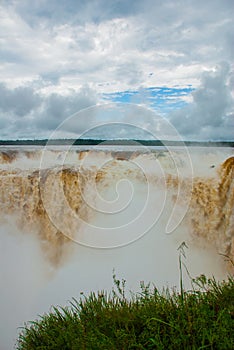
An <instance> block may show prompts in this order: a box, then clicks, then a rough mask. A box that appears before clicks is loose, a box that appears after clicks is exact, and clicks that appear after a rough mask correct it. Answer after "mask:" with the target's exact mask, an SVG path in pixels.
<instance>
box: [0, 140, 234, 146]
mask: <svg viewBox="0 0 234 350" xmlns="http://www.w3.org/2000/svg"><path fill="white" fill-rule="evenodd" d="M102 143H103V144H104V145H113V146H114V145H119V146H131V145H137V144H141V145H143V146H183V145H186V146H198V147H201V146H204V147H209V146H213V147H234V141H160V140H104V139H102V140H100V139H96V140H95V139H54V140H48V139H43V140H0V146H45V145H47V144H48V145H54V146H63V145H73V146H95V145H99V144H102Z"/></svg>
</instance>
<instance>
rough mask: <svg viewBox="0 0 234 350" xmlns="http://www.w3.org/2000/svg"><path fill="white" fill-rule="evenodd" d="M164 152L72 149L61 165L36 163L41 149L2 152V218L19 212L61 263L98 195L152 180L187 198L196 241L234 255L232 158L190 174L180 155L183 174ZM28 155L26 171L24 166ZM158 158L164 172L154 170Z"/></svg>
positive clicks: (180, 199) (179, 201) (179, 200)
mask: <svg viewBox="0 0 234 350" xmlns="http://www.w3.org/2000/svg"><path fill="white" fill-rule="evenodd" d="M53 152H54V153H53ZM162 153H163V152H162V151H160V152H156V151H155V152H154V153H151V154H141V153H140V152H113V151H112V152H109V153H108V152H103V151H100V152H99V151H90V152H89V151H85V152H77V151H74V152H73V154H72V155H69V157H67V158H69V159H70V160H69V161H67V162H66V161H63V164H62V165H61V163H60V164H58V165H56V164H52V163H50V164H48V166H42V165H41V163H39V162H38V166H36V165H35V164H36V163H35V160H38V159H40V156H41V155H42V151H38V150H37V151H35V152H33V151H27V152H26V151H24V154H23V151H9V150H4V151H2V152H1V153H0V164H1V168H0V211H1V214H0V222H1V221H2V222H3V221H4V220H5V218H6V217H8V218H9V216H11V215H12V216H13V215H14V217H16V218H17V224H18V226H19V228H20V229H21V230H22V231H23V232H26V233H27V232H28V233H33V234H37V235H38V237H39V238H40V242H41V247H42V249H43V251H44V252H45V255H46V257H47V258H48V260H49V261H50V262H51V263H53V264H55V265H58V264H60V263H61V261H62V259H63V256H64V254H66V252H67V251H69V245H70V242H71V241H72V239H73V235H74V232H79V230H80V231H82V223H83V222H89V223H92V220H93V217H94V216H95V209H94V208H93V207H92V205H91V204H92V203H93V204H97V203H98V198H99V196H100V195H103V194H104V193H106V192H108V190H109V188H112V187H113V186H114V187H115V186H116V184H118V183H119V181H121V180H122V179H127V180H128V181H130V182H132V181H133V183H134V184H135V185H136V184H137V186H138V185H139V186H140V184H141V183H146V184H147V182H150V183H151V187H150V190H151V195H152V191H153V196H155V198H157V196H158V193H159V192H160V191H162V190H164V191H166V192H167V201H166V202H165V203H166V204H165V205H169V206H170V205H173V204H175V203H176V205H178V206H179V207H180V208H183V206H184V201H187V202H189V205H188V206H187V207H186V213H185V214H186V215H185V217H184V222H185V224H186V227H187V230H188V232H189V233H190V234H191V235H193V237H194V239H198V240H199V239H200V238H202V239H204V240H205V241H206V242H208V244H210V245H213V246H214V248H215V249H216V250H217V251H218V252H219V253H221V254H225V255H227V256H229V257H230V259H234V237H233V236H234V157H232V156H230V157H228V158H227V159H226V160H224V161H223V162H222V163H219V164H217V162H216V166H215V167H214V166H212V167H211V166H210V164H207V172H208V174H207V175H206V174H204V175H202V174H201V173H199V172H198V173H197V172H196V169H195V171H194V174H193V178H192V179H191V176H189V175H188V174H187V173H186V169H185V168H186V164H185V163H184V161H183V159H181V158H180V157H179V156H178V153H177V154H176V157H178V159H179V162H177V167H179V168H180V169H179V173H177V172H176V171H174V170H175V169H174V168H175V165H174V163H173V162H172V161H171V160H170V159H169V156H168V153H167V152H164V154H162ZM49 157H50V158H51V157H52V158H53V159H59V160H61V159H65V158H64V157H63V153H62V152H61V151H51V154H50V156H49ZM86 157H90V159H89V161H86V160H85V159H86ZM25 159H27V161H28V162H29V163H28V167H27V169H25V166H22V167H21V168H19V164H21V163H20V162H22V163H24V162H25ZM71 159H72V161H71ZM155 160H157V162H158V169H159V170H157V169H156V168H154V169H152V168H151V163H152V162H153V161H154V162H155ZM214 160H215V158H214V157H213V158H212V160H211V161H212V163H211V164H213V163H214ZM33 161H34V163H30V162H33ZM134 163H135V164H137V165H134ZM32 164H33V166H32ZM142 164H143V165H144V166H143V165H142ZM155 169H156V170H155ZM208 169H209V171H208ZM183 170H184V171H183ZM191 180H192V186H191ZM178 191H180V196H178ZM90 203H91V204H90ZM155 210H156V209H155ZM161 229H162V230H164V229H165V228H164V227H162V228H161ZM230 266H231V264H230V265H229V266H228V269H229V268H230Z"/></svg>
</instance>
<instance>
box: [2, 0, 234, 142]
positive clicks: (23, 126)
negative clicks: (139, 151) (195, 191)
mask: <svg viewBox="0 0 234 350" xmlns="http://www.w3.org/2000/svg"><path fill="white" fill-rule="evenodd" d="M233 17H234V1H233V0H206V1H204V0H202V1H201V0H197V1H193V0H164V1H161V0H144V1H142V0H141V1H140V0H109V1H104V0H86V1H84V0H82V1H81V0H66V1H63V0H60V1H59V0H50V1H46V0H34V1H28V0H0V139H17V138H18V139H20V138H24V139H25V138H50V137H51V134H53V131H54V130H55V129H56V128H60V130H61V127H60V125H61V123H63V128H62V132H61V133H60V136H61V137H74V136H79V134H80V133H81V130H84V125H83V124H84V120H83V121H81V122H79V111H81V110H83V109H85V108H88V110H87V112H86V114H85V118H83V119H85V125H86V126H85V127H86V129H87V130H88V129H89V127H90V125H91V124H92V123H91V124H90V122H89V119H90V120H92V118H96V119H97V120H98V122H99V121H100V123H103V122H105V118H103V117H102V116H101V115H100V113H97V114H96V115H95V116H90V115H89V107H91V106H100V105H103V104H105V105H106V104H112V103H121V104H122V103H124V104H126V103H131V104H137V105H139V106H141V107H144V110H143V109H142V113H137V114H136V115H135V114H134V113H132V114H131V115H130V114H128V115H127V116H125V118H124V122H126V123H131V124H132V125H135V123H136V124H137V126H139V125H142V128H143V129H144V127H145V125H146V124H147V123H148V116H147V113H148V112H147V111H148V110H150V111H151V110H153V111H154V113H155V116H156V117H155V118H156V119H158V117H159V118H166V120H168V121H169V122H170V123H172V125H173V126H174V127H175V128H176V130H177V132H178V133H179V134H180V135H181V137H182V138H183V139H188V140H233V139H234V137H233V134H234V133H233V130H234V64H233V63H234V62H233V61H234V45H233V44H234V43H233V41H234V40H233V39H234V38H233V33H234V22H233V19H232V18H233ZM92 111H93V109H92ZM75 113H78V114H77V115H76V117H75V122H76V128H75V129H74V130H73V132H72V131H71V130H70V129H69V128H67V127H66V120H67V119H68V118H69V117H70V116H73V115H75ZM109 121H112V122H121V120H119V118H118V116H117V115H116V113H114V114H113V115H111V116H110V117H109V119H108V122H109ZM79 123H81V124H82V127H79ZM148 124H149V123H148ZM148 124H147V125H148ZM157 125H158V124H157V123H156V122H155V119H154V117H152V121H151V128H152V129H154V128H156V126H157ZM117 129H118V128H115V130H114V129H112V128H111V127H109V128H107V127H106V128H104V129H103V131H102V132H100V136H102V137H103V133H104V136H105V137H106V138H113V137H120V135H121V137H130V138H137V137H138V136H139V135H138V134H137V133H136V129H134V128H133V130H132V132H131V131H129V128H128V130H127V131H126V130H125V128H124V126H123V125H122V126H121V128H120V129H121V130H119V131H118V130H117ZM97 136H98V134H97ZM166 136H167V135H165V137H166Z"/></svg>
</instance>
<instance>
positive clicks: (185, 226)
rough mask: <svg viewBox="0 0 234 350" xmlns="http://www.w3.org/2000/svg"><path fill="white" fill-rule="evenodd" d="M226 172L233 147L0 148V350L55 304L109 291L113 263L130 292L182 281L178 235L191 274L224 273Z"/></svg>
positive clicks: (229, 221)
mask: <svg viewBox="0 0 234 350" xmlns="http://www.w3.org/2000/svg"><path fill="white" fill-rule="evenodd" d="M233 171H234V157H233V149H231V148H192V147H191V148H189V149H183V148H180V147H178V148H176V147H174V148H173V147H170V148H169V149H166V148H163V147H156V148H153V147H152V148H150V149H148V148H144V147H142V148H141V147H140V148H139V149H138V148H137V147H133V146H132V147H126V146H124V147H122V148H121V147H120V146H118V147H116V146H115V147H111V146H103V147H102V146H98V147H96V148H87V147H72V148H71V149H69V148H66V147H49V148H41V147H34V148H33V147H18V148H15V147H1V149H0V208H1V216H0V223H1V238H0V242H1V244H0V254H1V255H0V259H1V268H0V280H1V287H0V288H1V299H0V315H1V316H0V317H1V321H0V333H1V334H0V338H1V348H3V349H8V348H9V349H10V348H12V346H13V345H12V344H13V343H14V339H15V338H16V337H17V329H16V328H17V327H18V326H22V324H23V322H24V321H27V320H30V319H35V318H36V317H37V315H38V314H42V313H43V312H48V311H49V309H50V306H51V305H57V304H59V305H64V304H66V303H67V301H68V300H70V299H71V298H72V297H73V296H75V297H78V298H79V295H80V293H81V292H84V293H88V292H89V291H91V290H94V291H95V290H98V289H107V290H110V289H111V288H112V286H113V284H112V273H113V272H112V271H113V269H115V272H116V274H117V277H119V278H124V279H126V280H127V288H129V289H131V290H139V285H140V281H142V280H144V281H145V282H148V281H151V282H153V283H154V284H156V285H157V286H159V287H160V288H161V287H163V286H167V285H168V286H178V285H179V271H178V254H179V252H178V247H179V246H180V244H181V243H182V242H185V243H186V245H187V246H188V249H187V250H186V259H185V260H184V263H185V265H186V268H187V269H188V271H189V273H190V275H191V276H192V277H195V276H197V275H199V274H201V273H205V274H207V275H209V276H212V275H214V276H215V277H216V278H218V279H223V278H225V276H226V275H227V273H230V271H231V266H230V264H229V263H228V262H225V259H224V257H223V256H222V255H220V254H224V255H228V256H229V257H230V258H233V256H234V239H233V232H234V209H233V208H234V206H233V204H234V188H233V186H234V185H233V184H234V181H233ZM189 281H190V277H189V276H188V274H187V273H186V270H185V271H184V284H185V287H187V288H189V286H190V283H189Z"/></svg>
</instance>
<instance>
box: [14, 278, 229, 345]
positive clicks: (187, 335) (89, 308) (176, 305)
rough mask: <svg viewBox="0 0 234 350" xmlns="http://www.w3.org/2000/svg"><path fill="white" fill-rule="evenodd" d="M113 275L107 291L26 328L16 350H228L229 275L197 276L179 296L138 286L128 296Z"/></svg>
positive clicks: (85, 297) (75, 302)
mask: <svg viewBox="0 0 234 350" xmlns="http://www.w3.org/2000/svg"><path fill="white" fill-rule="evenodd" d="M113 277H114V284H115V289H113V291H112V293H110V294H107V293H106V292H99V293H96V294H95V293H91V294H90V295H89V296H83V297H82V298H81V299H80V300H79V301H78V300H76V299H73V300H72V301H71V302H70V304H69V306H67V307H64V308H55V307H54V308H53V309H52V311H51V312H50V313H49V314H45V315H44V316H41V317H40V319H39V320H37V321H34V322H29V323H28V324H26V325H25V327H24V328H23V329H22V332H21V334H20V336H19V339H18V342H17V349H20V350H23V349H24V350H29V349H30V350H33V349H38V350H39V349H40V350H42V349H51V350H52V349H58V350H60V349H63V350H68V349H69V350H70V349H72V350H76V349H77V350H78V349H79V350H82V349H92V350H99V349H103V350H104V349H105V350H112V349H113V350H118V349H119V350H123V349H139V350H140V349H167V350H168V349H176V350H180V349H194V350H198V349H221V350H224V349H234V339H233V330H234V306H233V300H234V298H233V297H234V279H233V277H229V278H228V279H227V280H226V281H223V282H219V283H218V282H217V281H216V280H215V279H213V278H212V279H207V278H206V277H205V276H204V275H201V276H200V277H199V278H197V279H195V280H192V284H193V288H192V290H191V291H185V290H182V293H181V291H180V292H179V293H178V292H177V291H176V290H169V289H165V290H164V291H162V292H159V291H158V289H157V288H155V287H154V288H150V286H149V285H146V286H145V285H144V284H141V292H140V293H137V294H132V296H131V298H126V297H125V281H124V280H122V281H119V280H117V279H116V276H115V275H114V276H113Z"/></svg>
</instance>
